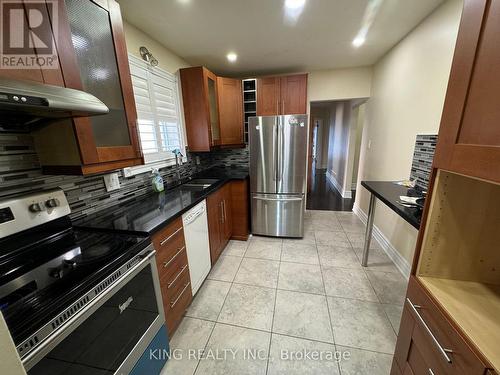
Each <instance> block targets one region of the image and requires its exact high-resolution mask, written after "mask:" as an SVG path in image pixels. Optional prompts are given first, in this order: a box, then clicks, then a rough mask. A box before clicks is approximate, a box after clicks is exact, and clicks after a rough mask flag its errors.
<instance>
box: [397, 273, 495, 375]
mask: <svg viewBox="0 0 500 375" xmlns="http://www.w3.org/2000/svg"><path fill="white" fill-rule="evenodd" d="M394 366H398V368H399V370H400V372H401V373H402V374H415V375H421V374H422V375H430V374H436V375H437V374H440V375H445V374H449V375H462V374H463V375H481V374H485V373H486V371H487V368H486V366H485V364H484V363H483V362H482V361H481V360H480V359H479V357H478V356H477V355H476V354H475V353H474V351H473V350H472V349H471V348H470V346H469V345H468V343H467V342H466V341H465V340H464V338H463V337H462V336H461V335H460V334H459V333H458V331H457V330H456V329H455V327H454V326H453V325H452V324H451V323H450V320H449V318H448V317H447V316H445V314H444V313H443V312H441V311H440V309H439V308H438V306H437V305H436V304H435V303H434V302H433V301H432V299H431V298H430V296H429V295H428V293H427V292H426V291H425V289H424V288H423V286H422V285H420V283H419V281H418V280H417V279H416V278H415V277H414V276H412V277H411V278H410V282H409V286H408V294H407V299H406V301H405V306H404V309H403V316H402V318H401V325H400V328H399V335H398V341H397V345H396V351H395V354H394V363H393V367H394ZM393 371H395V370H393ZM394 373H397V372H394Z"/></svg>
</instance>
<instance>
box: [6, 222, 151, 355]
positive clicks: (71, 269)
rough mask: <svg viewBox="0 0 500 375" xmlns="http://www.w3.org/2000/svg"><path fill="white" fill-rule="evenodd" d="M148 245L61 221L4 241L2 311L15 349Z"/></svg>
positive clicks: (137, 240) (142, 240) (147, 240)
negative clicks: (73, 226) (76, 227)
mask: <svg viewBox="0 0 500 375" xmlns="http://www.w3.org/2000/svg"><path fill="white" fill-rule="evenodd" d="M57 224H59V226H58V225H57ZM149 242H150V241H149V239H147V238H143V237H136V236H131V235H124V234H115V233H105V232H96V231H90V230H83V229H74V228H72V227H70V226H67V222H61V221H59V222H58V223H53V224H51V225H50V226H41V227H40V228H38V229H37V230H36V231H29V232H22V233H19V234H18V235H15V236H11V237H8V238H7V239H4V240H0V248H1V249H2V250H1V252H0V310H1V311H2V313H3V314H4V317H5V320H6V322H7V325H8V327H9V330H10V332H11V334H12V337H13V339H14V341H15V343H16V345H17V344H19V343H20V342H22V341H23V340H24V339H25V338H26V337H28V336H29V335H31V334H32V333H33V332H35V331H36V330H37V329H38V328H40V327H42V326H43V325H44V324H46V323H47V322H48V321H50V319H51V318H52V317H54V316H55V315H57V314H58V313H59V312H61V311H62V310H64V309H65V308H66V307H67V306H68V305H69V304H71V303H72V302H73V301H75V300H76V299H78V297H79V296H81V295H83V294H84V293H86V292H87V291H88V290H90V289H91V288H92V287H93V286H95V285H96V284H98V283H99V282H100V281H101V280H102V279H104V278H105V277H106V276H107V275H109V274H111V273H112V272H113V271H114V270H116V269H118V268H119V267H120V266H121V265H123V264H124V263H126V262H127V261H128V260H130V259H132V258H133V257H134V256H135V255H137V254H138V253H139V252H140V251H142V250H143V249H144V248H146V247H147V245H148V244H149Z"/></svg>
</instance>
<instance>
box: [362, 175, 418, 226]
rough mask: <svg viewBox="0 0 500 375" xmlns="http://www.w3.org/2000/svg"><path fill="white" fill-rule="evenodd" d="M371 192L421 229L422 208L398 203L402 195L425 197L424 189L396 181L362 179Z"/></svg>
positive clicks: (363, 184)
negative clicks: (399, 183)
mask: <svg viewBox="0 0 500 375" xmlns="http://www.w3.org/2000/svg"><path fill="white" fill-rule="evenodd" d="M361 185H362V186H364V187H365V188H366V189H367V190H368V191H369V192H370V193H372V194H373V195H375V196H376V197H377V198H378V199H380V200H381V201H382V202H383V203H385V204H386V205H387V206H389V208H390V209H391V210H393V211H394V212H396V213H397V214H398V215H399V216H401V217H402V218H403V219H404V220H405V221H406V222H408V223H409V224H410V225H412V226H413V227H414V228H416V229H420V221H421V220H422V209H421V208H417V207H405V206H402V205H400V204H398V203H397V201H399V200H400V199H399V196H400V195H408V196H410V197H424V194H423V191H422V190H419V189H415V188H407V187H405V186H402V185H398V184H396V183H395V182H394V181H361Z"/></svg>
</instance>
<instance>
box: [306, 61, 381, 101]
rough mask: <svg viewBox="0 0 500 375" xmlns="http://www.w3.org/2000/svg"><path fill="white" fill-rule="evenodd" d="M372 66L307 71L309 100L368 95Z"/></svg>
mask: <svg viewBox="0 0 500 375" xmlns="http://www.w3.org/2000/svg"><path fill="white" fill-rule="evenodd" d="M371 79H372V68H371V67H361V68H348V69H331V70H320V71H312V72H309V76H308V81H307V94H308V99H309V101H311V102H313V101H326V100H345V99H353V98H366V97H369V96H370V90H371Z"/></svg>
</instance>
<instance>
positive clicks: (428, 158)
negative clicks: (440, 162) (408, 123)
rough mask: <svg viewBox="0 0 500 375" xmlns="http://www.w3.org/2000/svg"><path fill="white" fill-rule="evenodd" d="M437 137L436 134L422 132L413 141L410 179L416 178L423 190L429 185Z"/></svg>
mask: <svg viewBox="0 0 500 375" xmlns="http://www.w3.org/2000/svg"><path fill="white" fill-rule="evenodd" d="M437 139H438V136H437V135H429V134H422V135H417V140H416V142H415V151H414V152H413V162H412V164H411V172H410V179H411V180H414V179H416V180H417V185H418V186H419V187H421V188H422V189H424V190H427V187H428V186H429V177H430V174H431V169H432V159H433V158H434V151H436V143H437Z"/></svg>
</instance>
